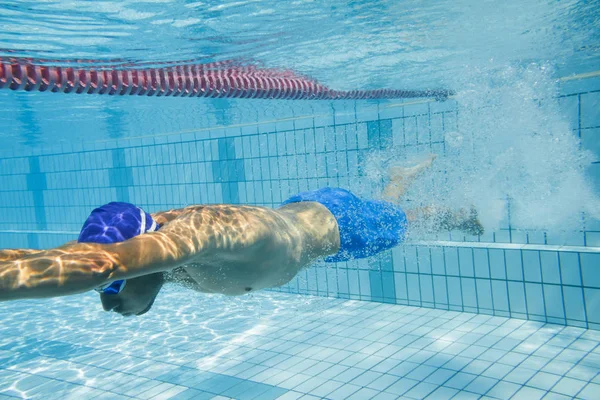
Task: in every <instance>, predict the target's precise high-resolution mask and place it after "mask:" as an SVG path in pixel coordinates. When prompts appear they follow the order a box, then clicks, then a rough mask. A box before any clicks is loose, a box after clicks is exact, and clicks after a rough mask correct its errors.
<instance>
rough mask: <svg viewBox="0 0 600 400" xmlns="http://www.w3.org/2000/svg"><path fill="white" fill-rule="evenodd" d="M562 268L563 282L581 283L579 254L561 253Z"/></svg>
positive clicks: (570, 283) (577, 284)
mask: <svg viewBox="0 0 600 400" xmlns="http://www.w3.org/2000/svg"><path fill="white" fill-rule="evenodd" d="M559 257H560V270H561V277H562V283H563V284H566V285H576V286H579V285H581V275H580V274H579V256H578V254H577V253H560V256H559Z"/></svg>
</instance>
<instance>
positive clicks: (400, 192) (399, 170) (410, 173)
mask: <svg viewBox="0 0 600 400" xmlns="http://www.w3.org/2000/svg"><path fill="white" fill-rule="evenodd" d="M436 157H437V154H429V155H428V156H427V158H426V159H425V160H423V161H421V162H420V163H419V164H417V165H414V166H412V167H390V169H389V177H390V182H389V183H388V184H387V186H386V187H385V189H383V198H384V199H385V200H388V201H392V202H394V201H398V200H399V199H400V198H401V197H402V196H404V193H406V190H407V189H408V187H409V186H410V184H411V183H412V182H413V181H414V180H415V179H416V178H417V176H418V175H419V174H420V173H421V172H423V171H424V170H425V169H427V168H429V167H430V166H431V164H432V163H433V160H435V158H436Z"/></svg>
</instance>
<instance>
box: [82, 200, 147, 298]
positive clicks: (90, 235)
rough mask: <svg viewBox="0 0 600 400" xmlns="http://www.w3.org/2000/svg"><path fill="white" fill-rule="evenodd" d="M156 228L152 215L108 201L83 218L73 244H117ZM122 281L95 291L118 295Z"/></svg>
mask: <svg viewBox="0 0 600 400" xmlns="http://www.w3.org/2000/svg"><path fill="white" fill-rule="evenodd" d="M157 229H158V225H157V224H156V221H154V220H153V219H152V216H151V215H150V214H148V213H147V212H145V211H144V210H142V209H141V208H139V207H136V206H134V205H133V204H130V203H120V202H112V203H108V204H105V205H103V206H102V207H98V208H96V209H95V210H93V211H92V213H91V214H90V216H89V217H88V218H87V220H86V221H85V223H84V224H83V227H82V228H81V232H80V233H79V238H78V239H77V241H78V242H79V243H117V242H123V241H125V240H127V239H131V238H133V237H135V236H137V235H141V234H142V233H146V232H153V231H155V230H157ZM125 283H126V281H125V280H117V281H114V282H109V283H108V284H106V285H103V286H101V287H98V288H96V291H97V292H99V293H104V294H118V293H119V292H121V291H122V290H123V288H125Z"/></svg>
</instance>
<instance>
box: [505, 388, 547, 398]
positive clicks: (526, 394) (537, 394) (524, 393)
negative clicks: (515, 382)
mask: <svg viewBox="0 0 600 400" xmlns="http://www.w3.org/2000/svg"><path fill="white" fill-rule="evenodd" d="M545 394H546V391H544V390H540V389H535V388H530V387H527V386H524V387H522V388H521V389H520V390H519V391H518V392H517V393H515V394H514V396H513V397H511V399H515V400H538V399H541V398H542V397H543V396H544V395H545Z"/></svg>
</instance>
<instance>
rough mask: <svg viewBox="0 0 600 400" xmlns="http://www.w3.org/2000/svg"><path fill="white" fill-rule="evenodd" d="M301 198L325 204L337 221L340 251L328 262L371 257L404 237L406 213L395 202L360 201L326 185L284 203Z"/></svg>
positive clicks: (393, 245)
mask: <svg viewBox="0 0 600 400" xmlns="http://www.w3.org/2000/svg"><path fill="white" fill-rule="evenodd" d="M301 201H316V202H318V203H321V204H323V205H324V206H325V207H327V209H328V210H329V211H330V212H331V213H332V214H333V216H334V217H335V219H336V220H337V223H338V227H339V230H340V240H341V246H340V251H339V252H338V253H337V254H335V255H333V256H329V257H327V258H325V262H338V261H348V260H352V259H355V258H365V257H370V256H372V255H375V254H377V253H379V252H381V251H383V250H387V249H390V248H392V247H395V246H396V245H398V244H399V243H401V242H402V241H403V240H404V239H405V235H406V226H407V221H406V214H405V213H404V211H402V209H401V208H400V207H398V206H396V205H395V204H392V203H388V202H386V201H377V200H368V201H367V200H361V199H359V198H358V197H356V196H355V195H353V194H352V193H351V192H349V191H348V190H345V189H338V188H323V189H319V190H313V191H309V192H302V193H299V194H297V195H296V196H293V197H290V198H289V199H288V200H286V201H284V202H283V203H282V205H285V204H289V203H298V202H301Z"/></svg>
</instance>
